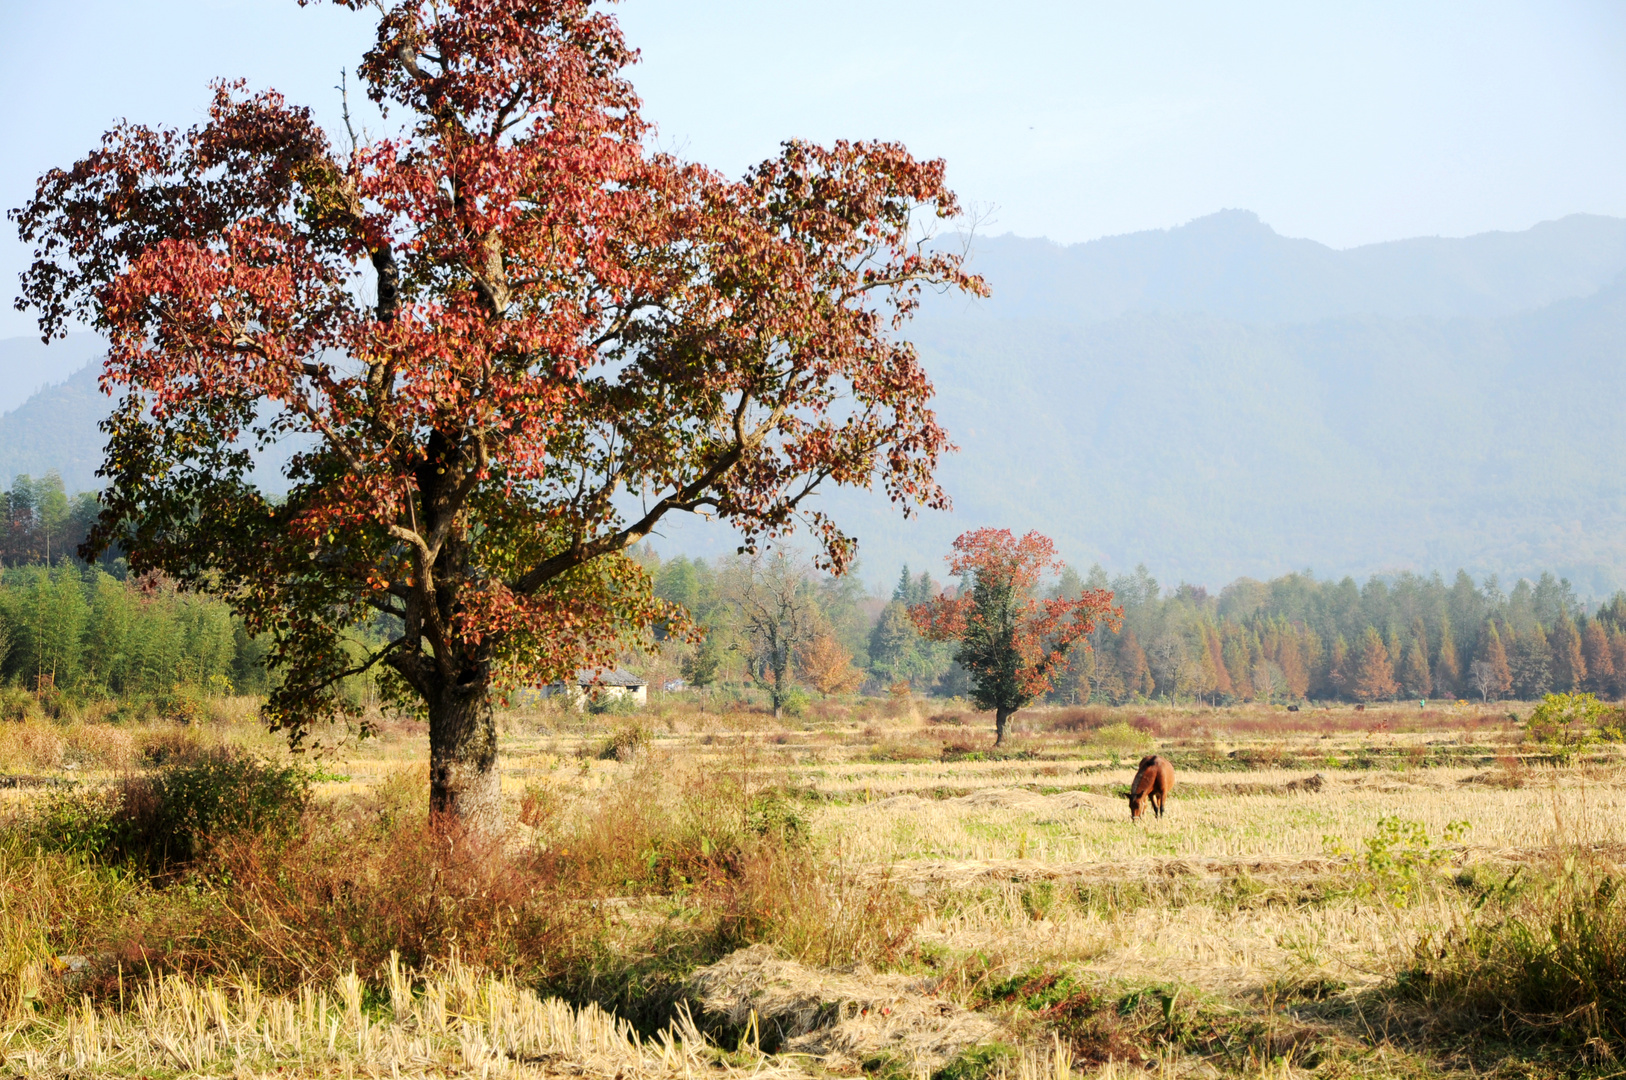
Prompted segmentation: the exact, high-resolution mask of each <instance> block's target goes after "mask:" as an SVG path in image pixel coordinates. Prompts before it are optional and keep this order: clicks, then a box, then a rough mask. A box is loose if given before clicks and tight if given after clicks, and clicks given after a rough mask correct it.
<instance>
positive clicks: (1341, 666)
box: [1327, 634, 1355, 697]
mask: <svg viewBox="0 0 1626 1080" xmlns="http://www.w3.org/2000/svg"><path fill="white" fill-rule="evenodd" d="M1354 674H1355V672H1354V669H1353V668H1352V666H1351V664H1350V659H1349V643H1348V642H1347V641H1345V640H1344V635H1343V634H1339V635H1338V637H1337V638H1336V639H1335V640H1334V641H1333V643H1332V651H1331V653H1330V654H1329V656H1328V659H1327V686H1328V688H1329V689H1331V690H1332V693H1333V696H1335V697H1344V696H1346V695H1347V694H1349V693H1350V691H1351V690H1352V689H1353V688H1354V685H1355V680H1354Z"/></svg>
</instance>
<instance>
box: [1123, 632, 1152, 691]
mask: <svg viewBox="0 0 1626 1080" xmlns="http://www.w3.org/2000/svg"><path fill="white" fill-rule="evenodd" d="M1118 670H1119V672H1120V673H1121V674H1122V676H1123V685H1124V691H1125V693H1126V695H1127V696H1129V697H1151V695H1152V690H1153V683H1152V669H1151V668H1150V667H1148V666H1147V664H1146V652H1145V650H1143V649H1142V648H1141V647H1140V641H1139V640H1137V639H1136V637H1135V631H1133V630H1125V631H1124V633H1123V638H1122V640H1121V641H1120V643H1119V645H1118Z"/></svg>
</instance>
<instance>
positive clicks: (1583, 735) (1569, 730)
mask: <svg viewBox="0 0 1626 1080" xmlns="http://www.w3.org/2000/svg"><path fill="white" fill-rule="evenodd" d="M1620 729H1621V721H1620V715H1619V711H1618V710H1617V709H1616V708H1615V707H1614V706H1612V705H1609V704H1608V703H1606V702H1602V701H1599V700H1598V699H1597V697H1596V696H1595V695H1593V694H1548V695H1547V696H1546V697H1544V698H1542V699H1541V703H1540V704H1539V705H1537V706H1536V708H1535V711H1533V712H1532V713H1531V714H1530V722H1529V723H1528V724H1527V725H1525V734H1526V736H1527V737H1528V738H1529V739H1530V740H1531V741H1532V742H1537V743H1540V744H1541V745H1542V746H1543V747H1545V748H1546V749H1547V750H1548V751H1549V752H1550V753H1552V754H1553V755H1554V756H1555V757H1557V758H1558V759H1559V760H1561V761H1567V760H1569V759H1570V758H1571V757H1573V756H1574V755H1575V754H1576V753H1577V752H1578V751H1580V750H1582V749H1584V748H1585V747H1586V746H1588V745H1590V744H1592V743H1596V742H1599V741H1603V740H1608V741H1611V742H1619V741H1621V730H1620Z"/></svg>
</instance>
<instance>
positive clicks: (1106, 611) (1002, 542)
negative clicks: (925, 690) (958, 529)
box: [909, 529, 1123, 746]
mask: <svg viewBox="0 0 1626 1080" xmlns="http://www.w3.org/2000/svg"><path fill="white" fill-rule="evenodd" d="M1061 569H1062V563H1061V560H1059V559H1058V558H1057V557H1056V546H1055V545H1054V544H1052V543H1051V542H1050V540H1049V538H1047V537H1044V536H1041V535H1040V534H1038V533H1036V532H1030V533H1028V534H1027V535H1026V536H1024V537H1022V538H1021V539H1020V540H1018V539H1016V537H1014V536H1012V535H1011V531H1010V530H1009V529H975V530H973V531H971V532H967V533H962V534H960V536H959V538H958V539H956V540H955V541H954V554H953V555H951V556H949V573H950V574H952V575H954V576H956V577H959V578H961V579H962V580H967V583H968V585H969V587H962V588H961V589H960V591H959V593H958V594H957V595H955V596H949V595H948V594H947V593H944V594H943V595H940V596H938V597H937V598H936V599H934V600H930V601H928V602H927V603H924V604H918V605H916V606H915V607H912V608H910V609H909V614H910V616H911V617H912V618H913V619H914V621H915V625H916V626H917V627H919V629H920V632H921V633H922V634H923V635H925V636H926V637H928V638H930V639H932V640H933V641H958V642H959V643H960V648H959V651H958V652H956V653H955V655H954V659H955V660H956V661H957V662H958V663H959V664H960V666H961V667H963V668H965V669H966V671H968V672H970V674H971V697H972V700H973V701H975V702H976V704H977V707H978V708H981V709H988V710H992V711H993V713H994V745H995V746H998V745H999V744H1000V743H1002V742H1004V741H1005V726H1006V724H1007V723H1008V722H1009V721H1010V717H1011V714H1012V713H1014V712H1016V710H1018V709H1020V708H1022V707H1023V706H1025V705H1027V704H1028V703H1029V702H1031V701H1032V700H1033V699H1034V698H1036V697H1038V696H1039V695H1041V694H1043V693H1045V692H1046V691H1047V690H1049V689H1050V683H1051V680H1052V679H1053V678H1055V676H1056V674H1057V672H1059V671H1060V670H1062V668H1063V667H1065V665H1066V658H1067V654H1068V653H1069V652H1070V651H1071V650H1072V649H1073V648H1075V647H1077V646H1079V645H1081V644H1082V647H1084V648H1086V649H1087V648H1089V641H1088V638H1089V635H1090V634H1091V632H1093V631H1094V630H1095V625H1096V620H1097V619H1104V620H1105V621H1106V622H1107V623H1108V624H1110V625H1111V626H1113V628H1114V629H1116V628H1117V626H1118V625H1119V623H1120V620H1121V617H1122V615H1123V610H1122V609H1121V608H1119V607H1116V606H1115V605H1114V604H1113V603H1112V593H1111V592H1110V591H1109V590H1106V589H1086V590H1084V591H1083V592H1081V593H1080V594H1079V595H1078V596H1061V597H1056V598H1054V599H1049V600H1046V599H1040V598H1039V597H1038V596H1037V595H1035V593H1036V590H1037V588H1038V586H1039V584H1040V582H1041V581H1042V580H1043V579H1044V578H1045V576H1046V575H1047V574H1051V573H1059V572H1060V571H1061Z"/></svg>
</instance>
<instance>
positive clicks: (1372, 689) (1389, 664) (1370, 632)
mask: <svg viewBox="0 0 1626 1080" xmlns="http://www.w3.org/2000/svg"><path fill="white" fill-rule="evenodd" d="M1350 689H1351V693H1352V694H1354V696H1355V698H1356V700H1358V701H1381V700H1388V699H1392V698H1393V697H1394V696H1395V692H1396V691H1397V690H1399V687H1398V686H1397V685H1395V672H1394V662H1393V661H1392V660H1390V659H1389V647H1388V646H1387V645H1385V644H1384V643H1383V638H1382V637H1381V636H1379V634H1378V632H1377V629H1376V628H1375V627H1370V626H1369V627H1367V628H1366V636H1365V637H1364V638H1363V639H1362V641H1361V651H1360V656H1359V659H1358V660H1357V661H1356V664H1355V681H1354V685H1353V686H1352V687H1351V688H1350Z"/></svg>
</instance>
